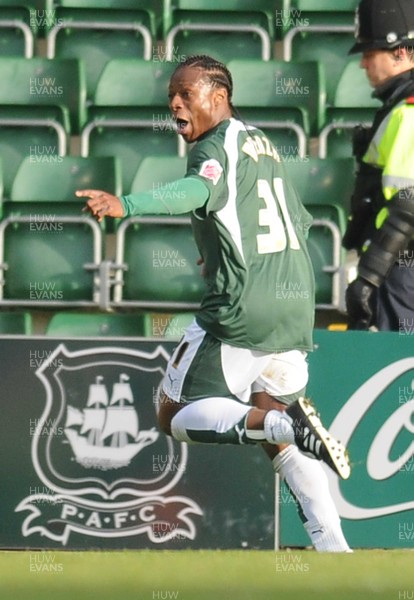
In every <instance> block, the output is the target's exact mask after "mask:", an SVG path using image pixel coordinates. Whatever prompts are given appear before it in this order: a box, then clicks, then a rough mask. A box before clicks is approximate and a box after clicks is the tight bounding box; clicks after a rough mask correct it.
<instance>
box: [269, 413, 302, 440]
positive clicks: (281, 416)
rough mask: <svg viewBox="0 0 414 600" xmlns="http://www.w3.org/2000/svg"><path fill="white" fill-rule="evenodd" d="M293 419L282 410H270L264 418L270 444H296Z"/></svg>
mask: <svg viewBox="0 0 414 600" xmlns="http://www.w3.org/2000/svg"><path fill="white" fill-rule="evenodd" d="M291 422H292V419H291V417H289V415H287V414H286V413H284V412H281V411H280V410H269V412H268V413H267V414H266V416H265V420H264V434H265V438H266V441H267V442H268V443H269V444H294V443H295V436H294V432H293V428H292V425H291Z"/></svg>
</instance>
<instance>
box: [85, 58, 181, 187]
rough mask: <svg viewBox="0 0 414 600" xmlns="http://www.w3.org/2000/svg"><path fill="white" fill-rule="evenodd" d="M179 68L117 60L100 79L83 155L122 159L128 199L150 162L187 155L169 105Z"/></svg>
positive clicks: (137, 61)
mask: <svg viewBox="0 0 414 600" xmlns="http://www.w3.org/2000/svg"><path fill="white" fill-rule="evenodd" d="M176 66H177V65H175V64H173V63H162V62H156V61H151V62H149V61H144V60H138V59H137V60H129V59H123V60H121V59H119V60H117V59H115V60H112V61H110V62H109V63H108V64H107V66H106V68H105V69H104V71H103V73H102V76H101V77H100V80H99V82H98V85H97V89H96V92H95V96H94V103H93V105H92V106H91V107H90V109H89V116H88V123H87V124H86V125H85V127H84V129H83V131H82V135H81V154H82V156H105V155H108V154H111V155H114V156H117V157H118V158H119V159H120V160H121V163H122V189H123V193H129V192H130V191H131V186H132V183H133V180H134V177H135V174H136V172H137V169H138V167H139V165H140V163H141V162H142V160H143V159H144V158H145V157H146V156H148V155H158V154H164V155H165V154H168V155H171V156H177V155H178V154H181V155H184V154H185V150H184V149H183V146H182V141H180V139H179V137H178V135H177V133H176V128H175V124H174V122H173V120H172V118H171V114H170V111H169V109H168V101H167V96H168V82H169V79H170V77H171V73H172V72H173V70H174V69H175V68H176ZM134 82H135V84H134ZM180 144H181V146H180ZM180 148H181V150H180Z"/></svg>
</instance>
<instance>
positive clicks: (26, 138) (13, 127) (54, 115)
mask: <svg viewBox="0 0 414 600" xmlns="http://www.w3.org/2000/svg"><path fill="white" fill-rule="evenodd" d="M68 130H69V113H68V111H67V110H65V109H64V108H63V107H61V106H50V107H45V106H23V105H20V106H13V105H4V104H3V105H0V158H1V160H2V162H3V166H4V195H5V197H10V192H11V186H12V184H13V180H14V178H15V175H16V172H17V170H18V168H19V166H20V164H21V162H22V161H23V159H24V158H25V157H27V156H29V157H32V160H33V161H34V162H38V163H39V162H41V161H43V160H47V159H46V158H45V156H46V157H48V156H50V155H59V156H65V155H66V153H67V151H68V146H69V135H68Z"/></svg>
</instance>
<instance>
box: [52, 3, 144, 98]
mask: <svg viewBox="0 0 414 600" xmlns="http://www.w3.org/2000/svg"><path fill="white" fill-rule="evenodd" d="M57 4H58V6H57V8H56V16H55V22H54V23H53V25H52V26H51V27H50V28H49V31H48V32H47V36H46V53H47V57H48V58H54V57H60V58H77V59H81V60H83V62H84V64H85V69H86V82H87V94H88V99H89V100H91V99H92V98H93V95H94V91H95V88H96V84H97V82H98V80H99V77H100V75H101V73H102V71H103V69H104V67H105V65H106V64H107V62H108V61H109V60H111V59H113V58H143V59H145V60H151V59H153V58H154V54H155V49H156V44H155V45H154V36H155V30H156V23H155V15H154V13H153V11H152V10H149V9H148V4H149V3H148V2H147V3H146V4H147V7H146V8H143V6H142V3H139V2H137V1H136V0H117V1H114V0H59V1H58V2H57Z"/></svg>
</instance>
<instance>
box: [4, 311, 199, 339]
mask: <svg viewBox="0 0 414 600" xmlns="http://www.w3.org/2000/svg"><path fill="white" fill-rule="evenodd" d="M193 319H194V314H193V313H187V312H184V313H144V312H139V313H137V312H134V313H126V314H125V313H102V312H101V313H81V312H58V313H56V314H54V315H52V317H51V318H50V320H49V322H48V324H47V326H46V335H48V336H51V337H60V338H63V337H90V336H93V337H161V338H168V339H180V338H181V337H182V335H183V332H184V330H185V328H186V327H188V325H189V324H190V323H191V322H192V321H193ZM1 327H2V319H1V313H0V332H1Z"/></svg>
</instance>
